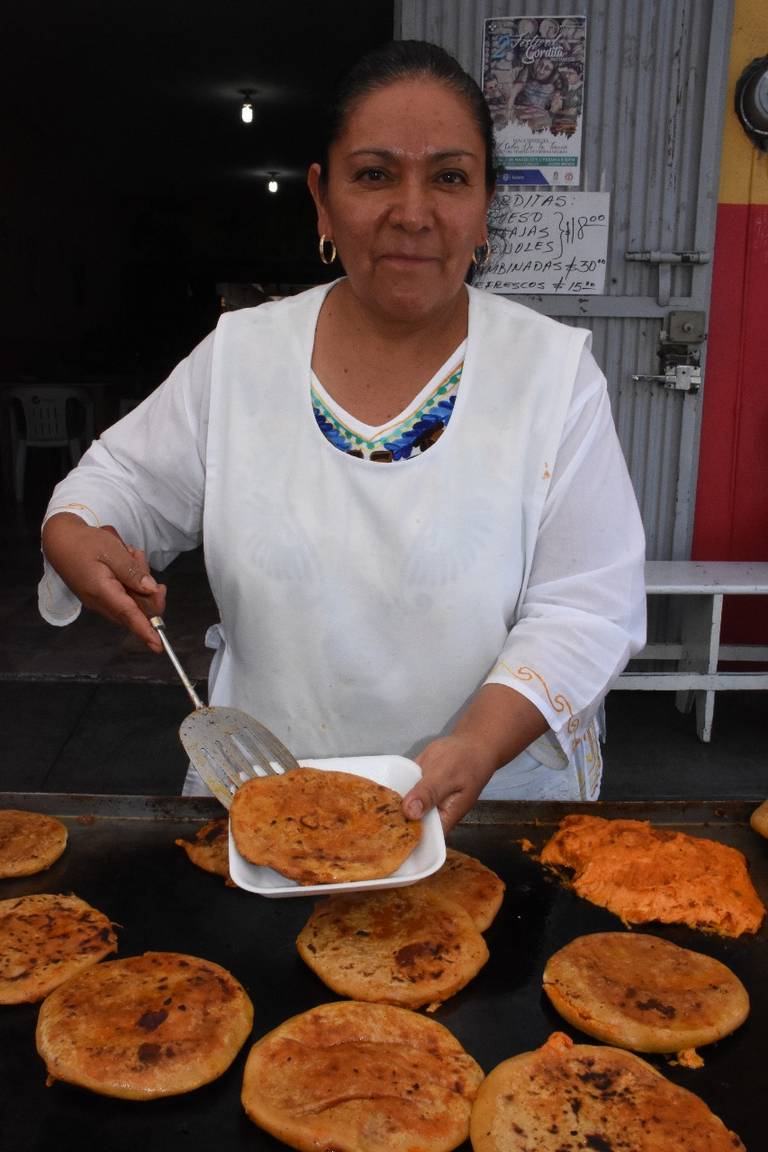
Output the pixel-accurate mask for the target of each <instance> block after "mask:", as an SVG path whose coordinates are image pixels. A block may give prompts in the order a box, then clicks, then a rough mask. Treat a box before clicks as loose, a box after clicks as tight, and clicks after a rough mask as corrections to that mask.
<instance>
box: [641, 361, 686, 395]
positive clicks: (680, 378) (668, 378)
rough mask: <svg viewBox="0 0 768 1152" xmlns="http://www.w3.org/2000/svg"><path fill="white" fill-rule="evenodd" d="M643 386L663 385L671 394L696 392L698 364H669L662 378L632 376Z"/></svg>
mask: <svg viewBox="0 0 768 1152" xmlns="http://www.w3.org/2000/svg"><path fill="white" fill-rule="evenodd" d="M632 379H633V380H636V381H641V382H642V383H644V384H651V383H652V384H663V385H664V387H665V388H668V389H669V390H670V391H671V392H698V390H699V388H700V387H701V368H700V367H699V365H698V364H670V366H669V368H668V369H667V371H666V372H665V373H664V375H663V376H644V375H639V376H633V377H632Z"/></svg>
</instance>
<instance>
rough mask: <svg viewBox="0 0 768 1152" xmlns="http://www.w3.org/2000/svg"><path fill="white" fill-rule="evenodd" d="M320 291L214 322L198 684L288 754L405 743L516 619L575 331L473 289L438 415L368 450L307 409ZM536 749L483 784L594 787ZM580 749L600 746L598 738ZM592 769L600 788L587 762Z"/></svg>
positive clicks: (425, 729)
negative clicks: (410, 433)
mask: <svg viewBox="0 0 768 1152" xmlns="http://www.w3.org/2000/svg"><path fill="white" fill-rule="evenodd" d="M327 291H328V288H327V287H322V288H318V289H315V290H312V291H310V292H307V293H304V294H302V295H301V296H299V297H295V298H293V299H291V300H287V301H283V302H281V303H280V304H276V305H263V306H261V307H260V308H258V309H253V310H244V311H242V312H234V313H231V314H229V315H227V316H225V317H224V318H223V319H222V321H221V322H220V324H219V328H218V330H217V333H216V337H215V346H214V354H213V367H212V379H211V398H210V417H209V428H208V442H207V465H206V492H205V513H204V541H205V556H206V564H207V568H208V574H209V578H210V582H211V587H212V590H213V593H214V596H215V597H216V600H217V603H218V606H219V611H220V616H221V625H220V628H219V629H218V630H217V632H216V634H215V636H214V637H212V640H213V642H214V643H217V644H220V643H221V640H222V639H223V640H224V641H225V643H224V645H223V646H221V647H219V650H218V651H217V653H216V655H215V657H214V661H213V665H212V676H211V693H210V696H209V699H210V700H211V702H212V703H227V704H230V705H233V706H235V707H238V708H242V709H244V710H245V711H246V712H250V713H251V714H252V715H254V716H255V717H256V718H257V719H259V720H260V721H261V722H262V723H264V724H266V725H267V727H269V728H271V729H272V730H273V731H274V732H275V733H276V734H277V735H278V736H279V737H280V739H281V740H283V742H284V743H285V744H287V746H288V747H289V748H290V749H291V750H292V751H293V752H294V754H295V755H296V756H298V757H299V758H301V757H302V756H313V757H318V756H339V755H342V756H343V755H366V754H376V753H400V754H402V755H406V756H414V755H416V754H418V752H419V751H421V749H423V748H424V746H425V745H426V744H428V743H429V742H430V741H431V740H433V739H434V738H435V737H437V736H439V735H441V734H443V733H445V732H446V731H449V730H450V728H451V727H452V725H453V724H454V722H455V720H456V717H457V715H458V714H459V713H460V712H461V710H462V709H463V707H464V706H465V705H466V703H467V702H468V700H469V698H470V697H471V696H472V694H473V693H474V692H475V691H476V690H477V689H478V688H479V687H480V686H481V685H482V683H483V681H484V679H485V678H486V676H487V675H488V674H489V672H490V671H491V669H492V668H493V666H494V664H495V661H496V659H497V657H498V654H499V652H500V651H501V649H502V647H503V645H504V642H505V640H506V637H507V634H508V632H509V630H510V628H511V627H512V625H513V624H514V621H515V614H516V610H517V607H518V605H519V602H520V598H521V596H522V595H523V593H524V590H525V586H526V582H527V579H528V576H529V573H530V569H531V563H532V559H533V550H534V547H535V543H536V535H537V529H538V523H539V518H540V515H541V510H542V506H543V502H544V499H545V496H546V493H547V488H548V483H549V479H550V478H551V474H552V468H553V466H554V461H555V457H556V454H557V448H558V445H559V442H560V439H561V435H562V430H563V424H564V421H565V417H566V413H567V410H568V404H569V400H570V396H571V390H572V387H573V380H574V376H575V372H576V368H577V365H578V360H579V356H580V353H581V350H582V347H583V344H584V340H585V339H586V338H587V333H586V332H584V331H583V330H579V329H574V328H568V327H565V326H563V325H559V324H556V323H554V322H553V321H551V320H548V319H547V318H545V317H541V316H538V315H537V314H536V313H533V312H531V311H530V310H528V309H525V308H522V307H520V306H518V305H515V304H511V303H510V302H508V301H502V300H500V299H498V298H496V297H492V296H489V295H488V294H485V293H479V292H475V291H474V290H471V289H470V311H469V333H468V342H467V352H466V358H465V363H464V370H463V373H462V382H461V387H460V388H459V392H458V397H457V401H456V407H455V410H454V412H453V415H452V417H451V420H450V422H449V424H448V426H447V427H446V430H445V432H444V433H443V435H442V436H441V438H440V439H439V440H438V441H437V443H436V444H434V445H433V446H432V447H431V448H430V449H429V450H428V451H427V452H425V453H423V454H421V455H419V456H417V457H415V458H414V459H413V460H403V461H398V462H394V463H387V464H379V463H375V462H371V461H365V460H360V459H359V458H356V457H352V456H349V455H346V454H345V453H343V452H340V451H339V450H338V449H337V448H335V447H334V446H333V445H332V444H331V443H330V442H329V441H328V440H326V438H325V437H324V436H323V434H322V432H321V431H320V429H319V428H318V427H317V425H316V423H315V420H314V416H313V412H312V407H311V400H310V371H311V366H310V362H311V356H312V345H313V340H314V330H315V324H316V320H317V315H318V312H319V309H320V306H321V304H322V301H323V299H324V296H325V293H326V292H327ZM582 743H585V742H582ZM536 747H537V748H538V751H539V754H537V755H533V756H532V755H530V754H528V753H525V754H523V756H522V757H519V758H518V760H516V761H514V762H513V764H512V765H508V766H506V768H505V769H502V770H501V771H500V772H499V773H497V774H496V777H495V778H494V781H492V782H491V785H490V793H491V794H492V793H493V792H494V790H495V789H497V788H498V787H501V788H502V789H506V793H505V794H509V793H510V791H511V792H514V790H515V782H516V781H517V782H518V783H519V782H520V780H525V781H526V783H525V785H524V787H525V791H526V792H528V789H529V788H530V790H531V791H530V795H535V796H538V797H543V796H546V795H547V793H548V792H551V791H552V789H554V793H553V794H554V795H560V794H561V793H562V792H563V791H564V790H565V791H569V790H570V793H571V795H572V796H579V795H580V794H584V795H588V794H589V793H590V792H593V787H592V786H591V785H590V783H589V781H588V780H587V778H586V777H585V776H584V764H582V765H581V774H582V777H584V778H583V779H582V781H581V784H580V786H577V785H575V784H574V780H575V778H576V775H577V773H576V767H575V765H574V763H573V762H571V764H570V766H569V764H568V761H567V759H566V757H565V756H563V754H562V753H561V752H560V751H559V749H558V748H557V745H556V743H555V742H553V741H551V740H550V741H547V740H546V739H545V740H544V741H537V742H536ZM587 751H588V755H589V757H590V760H591V759H593V756H594V754H596V755H597V757H598V759H599V750H598V749H597V744H596V741H595V742H594V750H593V751H589V750H587ZM547 762H548V764H547ZM542 773H543V775H542ZM592 776H593V777H594V778H595V780H596V786H597V787H599V765H598V768H597V770H596V771H593V772H592ZM547 781H549V782H550V785H551V788H550V787H548V786H547V784H546V782H547ZM593 783H594V781H593ZM190 790H197V785H196V783H195V782H193V781H192V780H190V781H188V787H187V791H190ZM594 794H596V791H595V792H594ZM562 798H566V797H565V796H563V797H562Z"/></svg>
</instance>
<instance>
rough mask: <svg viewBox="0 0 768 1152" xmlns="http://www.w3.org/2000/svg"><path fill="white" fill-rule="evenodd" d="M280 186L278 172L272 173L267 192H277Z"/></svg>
mask: <svg viewBox="0 0 768 1152" xmlns="http://www.w3.org/2000/svg"><path fill="white" fill-rule="evenodd" d="M279 187H280V185H279V184H278V182H277V172H270V174H269V180H268V181H267V192H277V190H278V188H279Z"/></svg>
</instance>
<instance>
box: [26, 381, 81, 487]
mask: <svg viewBox="0 0 768 1152" xmlns="http://www.w3.org/2000/svg"><path fill="white" fill-rule="evenodd" d="M5 395H6V397H7V399H8V401H9V405H8V407H9V418H10V438H11V459H12V461H13V494H14V496H15V498H16V500H17V501H18V502H19V503H21V501H22V500H23V499H24V477H25V472H26V465H27V449H29V448H60V449H61V451H62V463H63V465H64V471H65V472H66V471H68V470H69V468H70V467H74V466H75V464H77V462H78V461H79V459H80V457H81V456H82V454H83V452H84V451H85V449H86V448H87V447H88V445H89V444H90V443H91V441H92V440H93V435H94V431H93V399H92V397H91V395H90V393H88V392H87V391H86V390H85V388H73V387H70V386H69V385H65V384H19V385H15V386H14V387H13V388H8V389H6V390H5Z"/></svg>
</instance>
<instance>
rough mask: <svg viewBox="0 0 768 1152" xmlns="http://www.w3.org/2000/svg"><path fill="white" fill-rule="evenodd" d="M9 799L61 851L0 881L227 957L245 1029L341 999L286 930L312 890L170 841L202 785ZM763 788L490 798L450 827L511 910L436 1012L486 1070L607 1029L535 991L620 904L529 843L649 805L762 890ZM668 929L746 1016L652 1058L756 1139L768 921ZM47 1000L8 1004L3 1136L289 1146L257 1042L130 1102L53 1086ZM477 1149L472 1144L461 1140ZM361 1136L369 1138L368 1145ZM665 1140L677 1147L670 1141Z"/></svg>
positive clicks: (139, 943) (766, 866)
mask: <svg viewBox="0 0 768 1152" xmlns="http://www.w3.org/2000/svg"><path fill="white" fill-rule="evenodd" d="M0 807H1V808H23V809H30V810H34V811H38V812H47V813H50V814H51V815H55V816H57V817H59V818H60V819H62V820H63V821H64V822H65V823H66V824H67V826H68V828H69V833H70V839H69V844H68V847H67V850H66V852H65V853H64V855H63V856H62V857H61V859H60V860H59V861H57V862H56V863H55V864H54V865H53V867H52V868H50V869H49V870H48V871H47V872H43V873H40V874H38V875H37V876H31V877H28V878H26V879H23V880H0V899H7V898H11V897H15V896H20V895H26V894H28V893H36V892H74V893H75V894H76V895H77V896H80V897H81V898H82V899H83V900H86V901H88V903H90V904H92V905H94V906H95V907H96V908H98V909H100V910H101V911H102V912H104V913H105V914H106V915H108V916H109V917H110V918H111V919H113V920H114V921H115V922H116V923H117V925H118V944H119V952H118V955H119V956H123V957H124V956H130V955H135V954H138V953H142V952H145V951H152V950H154V951H158V950H159V951H163V950H172V951H179V952H188V953H191V954H193V955H197V956H202V957H205V958H206V959H209V960H213V961H215V962H216V963H218V964H222V965H223V966H224V967H225V968H227V969H229V970H230V971H231V972H232V973H233V974H234V975H235V976H236V977H237V978H238V979H239V980H240V981H241V982H242V983H243V985H244V986H245V988H246V989H247V991H248V993H249V994H250V996H251V998H252V999H253V1002H254V1009H255V1015H254V1029H253V1036H252V1040H256V1039H258V1038H259V1037H260V1036H262V1035H264V1034H265V1033H266V1032H268V1031H269V1030H270V1029H272V1028H274V1027H276V1026H277V1025H278V1024H280V1023H281V1022H282V1021H283V1020H285V1019H287V1018H288V1017H289V1016H292V1015H294V1014H296V1013H298V1012H303V1011H305V1010H306V1009H308V1008H312V1007H314V1006H315V1005H317V1004H322V1003H326V1002H328V1001H331V1000H335V999H338V997H336V996H335V994H334V993H332V992H331V991H330V990H329V989H328V988H326V987H325V985H324V984H323V983H322V982H321V981H320V980H319V979H318V978H317V977H316V976H315V975H314V974H313V973H312V972H310V970H309V969H308V968H307V967H306V966H305V965H304V963H303V962H302V961H301V959H300V958H299V956H298V954H297V952H296V949H295V945H294V941H295V938H296V936H297V934H298V932H299V931H300V929H301V928H302V926H303V925H304V923H305V922H306V920H307V917H308V916H309V914H310V911H311V909H312V907H313V901H312V899H311V898H309V897H307V898H292V899H282V900H280V899H266V898H263V897H260V896H256V895H253V894H251V893H248V892H243V891H241V890H240V889H232V888H227V887H226V886H225V884H224V882H223V881H222V880H221V879H220V878H219V877H217V876H212V875H210V874H208V873H205V872H202V871H201V870H199V869H197V868H195V867H193V865H192V864H190V862H189V861H188V859H187V857H186V854H185V853H184V852H183V851H182V850H181V849H180V848H178V847H176V845H175V844H174V840H175V838H176V837H185V838H186V839H191V838H192V836H193V835H194V832H195V830H196V828H197V827H199V825H200V824H201V823H202V822H203V821H205V820H209V819H211V818H213V817H215V816H221V815H222V809H221V808H220V807H219V805H218V804H216V803H215V802H214V801H209V800H201V799H197V798H194V799H193V798H175V797H174V798H170V799H157V798H146V797H130V796H66V795H53V794H43V793H38V794H17V793H4V794H3V793H0ZM753 807H754V805H753V804H750V803H744V802H733V801H725V802H722V803H701V802H698V801H697V802H695V803H685V802H672V803H669V802H665V803H655V804H648V803H640V802H631V803H623V804H611V803H605V804H602V803H596V804H589V805H580V804H559V803H523V802H510V803H485V804H480V805H478V807H477V808H476V809H474V810H473V812H472V813H471V814H470V816H469V817H468V818H467V820H466V821H465V822H463V823H462V824H461V825H460V826H459V827H458V828H457V829H455V830H454V832H453V833H452V835H451V837H450V843H451V844H452V846H453V847H455V848H458V849H460V850H461V851H464V852H468V853H470V854H472V855H474V856H477V857H478V858H479V859H480V860H482V861H483V862H484V863H485V864H487V865H488V866H489V867H490V868H493V869H494V871H496V872H497V873H498V874H499V875H500V876H501V877H502V878H503V880H504V881H505V883H506V886H507V890H506V895H505V899H504V904H503V906H502V909H501V911H500V913H499V915H498V917H497V919H496V921H495V923H494V924H493V925H492V926H491V928H490V929H489V931H488V932H487V934H486V939H487V941H488V946H489V949H490V960H489V961H488V963H487V965H486V966H485V968H484V969H483V970H482V971H481V972H480V973H479V975H478V976H477V977H476V978H475V979H474V980H473V981H472V982H471V983H470V984H469V985H468V986H467V987H466V988H465V989H464V990H463V991H462V992H460V993H459V994H458V995H457V996H454V997H453V998H452V999H450V1000H448V1001H447V1002H446V1003H445V1004H444V1005H443V1006H442V1007H441V1008H439V1009H438V1011H437V1012H436V1013H434V1019H436V1020H438V1021H440V1023H442V1024H444V1025H445V1026H446V1027H447V1028H449V1029H450V1030H451V1031H452V1032H453V1033H454V1034H455V1035H456V1036H457V1038H458V1039H459V1040H460V1041H461V1043H462V1044H463V1045H464V1047H465V1048H466V1050H467V1051H468V1052H469V1053H470V1054H471V1055H472V1056H473V1057H474V1058H475V1059H476V1060H477V1061H478V1062H479V1064H480V1065H481V1066H482V1068H483V1069H484V1070H485V1071H486V1072H489V1071H490V1070H491V1069H492V1068H493V1067H494V1066H495V1065H496V1064H498V1063H499V1062H500V1061H502V1060H504V1059H506V1058H507V1057H509V1056H513V1055H515V1054H517V1053H519V1052H524V1051H528V1050H530V1049H532V1048H536V1047H538V1046H539V1045H541V1044H542V1043H543V1042H544V1041H545V1040H546V1038H547V1037H548V1036H549V1035H550V1033H551V1032H553V1031H556V1030H560V1031H563V1032H566V1033H568V1034H569V1035H570V1036H572V1037H573V1039H574V1040H576V1041H577V1042H581V1043H597V1041H594V1040H592V1039H590V1038H589V1037H587V1036H585V1035H583V1034H582V1033H580V1032H578V1030H576V1029H574V1028H572V1027H571V1026H570V1025H568V1024H566V1022H565V1021H564V1020H562V1019H561V1018H560V1017H559V1016H558V1014H557V1013H556V1012H555V1010H554V1009H553V1008H552V1007H551V1005H550V1004H549V1001H548V1000H547V999H546V997H545V996H544V995H543V993H542V991H541V973H542V970H543V968H544V964H545V962H546V960H547V958H548V957H549V956H550V955H551V954H552V953H553V952H555V951H556V950H557V949H558V948H561V947H562V946H563V945H564V944H566V943H568V941H569V940H572V939H573V938H574V937H575V936H578V935H581V934H583V933H586V932H599V931H617V930H621V928H622V926H621V923H620V922H619V920H618V919H617V917H615V916H614V915H612V914H611V913H609V912H607V911H605V910H604V909H601V908H597V907H594V906H593V905H591V904H589V903H587V902H586V901H584V900H582V899H580V898H579V897H577V896H575V895H574V893H573V892H572V891H570V890H569V889H567V888H565V887H563V886H562V885H561V884H559V883H558V882H557V881H556V880H554V879H552V878H550V877H548V876H547V875H545V873H544V872H543V870H542V868H541V867H540V865H539V864H537V863H536V861H535V860H534V859H533V858H532V856H531V855H530V854H526V853H525V852H524V851H523V850H522V848H521V846H520V842H521V841H523V840H528V841H531V842H532V844H533V846H534V848H535V849H537V850H538V849H539V848H541V846H542V845H543V843H544V841H545V840H546V839H547V838H548V836H549V835H551V833H552V832H553V831H554V830H555V828H556V827H557V824H558V822H559V820H560V819H561V817H562V816H563V815H565V814H567V813H569V812H578V811H586V812H590V813H592V814H593V815H601V816H606V817H627V818H632V819H641V820H645V819H647V820H651V821H652V822H653V823H654V824H658V825H664V826H666V827H670V828H673V829H679V830H680V831H684V832H689V833H691V834H693V835H699V836H709V837H711V838H713V839H716V840H720V841H722V842H723V843H726V844H731V845H733V846H734V847H736V848H739V849H740V850H741V851H742V852H744V853H745V855H746V856H747V858H748V860H749V863H750V869H751V874H752V878H753V881H754V883H755V885H756V887H757V890H758V892H759V893H760V895H761V898H762V899H763V901H764V902H766V903H768V841H766V840H763V839H761V838H760V837H759V836H757V835H756V834H755V833H754V832H753V831H752V830H751V829H750V828H749V824H748V820H749V814H750V812H751V810H752V808H753ZM642 930H643V931H652V932H654V933H656V934H657V935H659V936H663V937H665V938H666V939H668V940H671V941H673V942H674V943H676V944H680V945H682V946H684V947H688V948H693V949H696V950H698V951H700V952H705V953H707V954H708V955H710V956H714V957H716V958H717V959H719V960H721V961H722V962H724V963H725V964H727V965H728V966H729V967H730V968H732V969H733V971H734V972H735V973H736V974H737V975H738V976H739V977H740V979H741V980H742V981H743V982H744V984H745V985H746V987H747V989H748V991H749V994H750V998H751V1003H752V1010H751V1014H750V1017H749V1019H748V1020H747V1022H746V1023H745V1024H744V1025H743V1026H742V1027H741V1028H740V1029H738V1030H737V1032H736V1033H734V1034H733V1035H732V1036H729V1037H726V1039H724V1040H722V1041H720V1043H718V1044H715V1045H709V1046H707V1047H705V1048H703V1049H702V1050H701V1054H702V1055H703V1057H704V1060H705V1066H704V1068H701V1069H698V1070H690V1069H686V1068H681V1067H676V1066H673V1065H671V1064H670V1063H669V1061H668V1060H667V1059H665V1058H664V1057H654V1056H651V1057H646V1059H648V1060H649V1062H650V1063H652V1064H654V1065H655V1066H656V1067H657V1068H658V1069H659V1070H660V1071H661V1072H663V1073H664V1075H666V1076H668V1077H669V1079H670V1080H673V1081H674V1082H675V1083H677V1084H680V1085H682V1086H684V1087H685V1088H688V1089H690V1090H691V1091H693V1092H696V1093H697V1094H698V1095H699V1096H701V1097H702V1098H703V1099H704V1100H705V1101H706V1103H707V1104H708V1105H709V1107H710V1108H711V1109H712V1111H713V1112H715V1113H716V1114H717V1115H718V1116H720V1117H721V1118H722V1120H723V1121H724V1122H725V1124H726V1125H727V1126H728V1127H729V1128H731V1129H733V1130H734V1131H735V1132H737V1133H738V1134H739V1136H740V1137H741V1139H742V1140H743V1141H744V1143H745V1145H746V1146H747V1148H748V1149H749V1152H760V1149H762V1148H764V1147H765V1146H766V1145H765V1112H764V1104H763V1093H764V1091H765V1087H764V1084H765V1065H766V1055H768V946H767V941H768V931H767V930H766V927H765V925H764V926H763V927H762V928H761V930H760V932H759V933H758V934H757V935H756V936H742V937H741V938H739V939H737V940H726V939H721V938H719V937H716V936H707V935H704V934H702V933H699V932H695V931H694V930H692V929H687V928H684V927H677V926H674V927H669V926H666V927H665V926H663V925H657V924H654V925H652V926H646V927H643V929H642ZM37 1013H38V1006H37V1005H22V1006H18V1007H15V1006H14V1007H7V1006H6V1007H0V1026H1V1028H2V1032H1V1033H0V1036H1V1038H2V1040H1V1042H0V1085H2V1091H0V1133H2V1140H1V1141H0V1143H1V1144H2V1147H3V1148H8V1149H12V1148H13V1149H24V1150H25V1152H49V1150H50V1152H62V1149H64V1150H65V1152H68V1150H69V1149H74V1148H78V1149H80V1148H83V1147H88V1146H93V1147H99V1148H108V1149H109V1150H110V1152H137V1150H138V1152H155V1150H157V1152H169V1150H171V1149H173V1150H176V1149H183V1150H185V1152H197V1150H200V1152H211V1150H212V1149H216V1150H217V1152H239V1150H240V1149H242V1150H247V1152H277V1150H278V1149H281V1148H284V1145H282V1144H280V1143H279V1142H278V1141H276V1140H274V1139H273V1138H272V1137H271V1136H268V1135H267V1134H266V1133H265V1132H263V1131H261V1130H260V1129H258V1128H256V1127H255V1126H254V1125H253V1124H252V1123H251V1121H250V1120H248V1118H247V1117H246V1115H245V1113H244V1112H243V1110H242V1107H241V1104H240V1086H241V1082H242V1074H243V1066H244V1063H245V1058H246V1055H247V1052H248V1049H249V1047H250V1042H249V1043H247V1044H246V1045H245V1047H244V1049H243V1051H242V1052H241V1053H240V1055H239V1056H238V1057H237V1059H236V1060H235V1062H234V1063H233V1065H232V1066H231V1067H230V1069H229V1070H228V1071H227V1072H226V1073H225V1075H224V1076H222V1077H221V1078H220V1079H219V1080H217V1081H215V1082H214V1083H213V1084H209V1085H207V1086H206V1087H204V1088H201V1089H198V1090H197V1091H196V1092H191V1093H189V1094H187V1095H184V1096H175V1097H167V1098H164V1099H159V1100H153V1101H147V1102H133V1101H122V1100H116V1099H110V1098H108V1097H105V1096H98V1095H95V1094H93V1093H90V1092H87V1091H85V1090H83V1089H79V1088H75V1087H72V1086H69V1085H66V1084H63V1083H60V1082H58V1083H56V1084H54V1085H53V1086H52V1087H50V1088H46V1086H45V1068H44V1065H43V1062H42V1061H41V1060H40V1058H39V1057H38V1055H37V1052H36V1049H35V1036H34V1033H35V1023H36V1019H37ZM463 1148H464V1149H469V1144H466V1145H464V1146H463ZM360 1152H364V1150H363V1149H361V1150H360ZM670 1152H673V1150H670Z"/></svg>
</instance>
